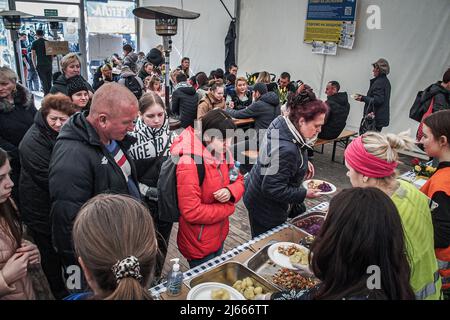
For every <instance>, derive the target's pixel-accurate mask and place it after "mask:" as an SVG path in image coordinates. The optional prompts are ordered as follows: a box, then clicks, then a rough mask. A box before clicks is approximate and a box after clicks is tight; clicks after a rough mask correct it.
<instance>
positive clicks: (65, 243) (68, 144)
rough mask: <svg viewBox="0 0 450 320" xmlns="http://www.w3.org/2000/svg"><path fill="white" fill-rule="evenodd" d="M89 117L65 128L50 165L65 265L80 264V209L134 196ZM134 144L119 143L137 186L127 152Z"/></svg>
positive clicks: (55, 232)
mask: <svg viewBox="0 0 450 320" xmlns="http://www.w3.org/2000/svg"><path fill="white" fill-rule="evenodd" d="M86 114H87V113H86V112H84V113H81V112H78V113H76V114H74V115H73V116H72V117H71V118H70V119H69V121H68V122H67V123H66V124H65V125H64V126H63V128H62V129H61V132H60V133H59V136H58V138H57V141H56V144H55V147H54V149H53V153H52V157H51V161H50V173H49V185H50V199H51V201H52V208H51V219H52V236H53V243H54V245H55V247H56V249H57V251H58V253H59V254H60V255H61V256H62V257H63V259H64V263H65V264H67V263H73V264H77V262H76V260H75V255H74V251H73V244H72V227H73V222H74V220H75V218H76V216H77V213H78V211H79V210H80V208H81V206H82V205H83V204H84V203H85V202H86V201H88V200H89V199H90V198H92V197H94V196H95V195H98V194H100V193H115V194H130V195H131V193H130V191H129V189H128V184H127V181H126V180H125V176H124V174H123V172H122V170H121V168H120V167H119V166H118V165H117V163H116V161H115V160H114V158H113V157H112V156H111V154H110V153H109V151H108V150H107V149H106V147H105V146H104V145H103V144H102V143H101V141H100V138H99V136H98V134H97V132H96V131H95V129H94V128H93V127H92V126H91V125H90V124H89V122H88V121H87V120H86ZM135 141H136V139H135V138H132V137H129V136H126V137H125V139H124V140H123V141H117V143H118V144H119V146H120V147H121V149H122V151H123V152H124V153H125V155H126V158H127V160H128V162H129V163H130V166H131V172H132V177H133V179H134V181H135V182H136V181H137V175H136V169H135V167H134V163H133V161H132V159H131V157H130V156H129V155H128V153H127V151H126V150H128V148H129V147H130V145H131V144H132V143H134V142H135Z"/></svg>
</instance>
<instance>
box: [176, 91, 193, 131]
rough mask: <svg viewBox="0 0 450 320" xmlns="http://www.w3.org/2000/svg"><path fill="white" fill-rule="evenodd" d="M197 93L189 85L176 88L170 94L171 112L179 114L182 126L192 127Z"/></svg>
mask: <svg viewBox="0 0 450 320" xmlns="http://www.w3.org/2000/svg"><path fill="white" fill-rule="evenodd" d="M198 97H199V96H198V94H197V92H195V89H194V88H193V87H191V86H183V87H179V88H177V89H176V90H175V91H174V92H173V95H172V112H173V113H175V114H179V115H180V122H181V127H182V128H187V127H189V126H191V127H194V120H195V119H197V106H198V100H199V99H198Z"/></svg>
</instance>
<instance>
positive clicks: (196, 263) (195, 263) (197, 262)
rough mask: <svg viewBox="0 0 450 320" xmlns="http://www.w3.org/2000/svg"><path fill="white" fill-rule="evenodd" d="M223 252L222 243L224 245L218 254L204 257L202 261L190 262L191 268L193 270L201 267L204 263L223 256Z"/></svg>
mask: <svg viewBox="0 0 450 320" xmlns="http://www.w3.org/2000/svg"><path fill="white" fill-rule="evenodd" d="M222 251H223V242H222V245H221V246H220V248H219V250H217V251H216V252H213V253H211V254H208V255H207V256H206V257H203V258H201V259H196V260H188V263H189V267H190V268H191V269H193V268H195V267H197V266H199V265H201V264H202V263H204V262H206V261H208V260H211V259H213V258H215V257H218V256H220V255H221V254H222Z"/></svg>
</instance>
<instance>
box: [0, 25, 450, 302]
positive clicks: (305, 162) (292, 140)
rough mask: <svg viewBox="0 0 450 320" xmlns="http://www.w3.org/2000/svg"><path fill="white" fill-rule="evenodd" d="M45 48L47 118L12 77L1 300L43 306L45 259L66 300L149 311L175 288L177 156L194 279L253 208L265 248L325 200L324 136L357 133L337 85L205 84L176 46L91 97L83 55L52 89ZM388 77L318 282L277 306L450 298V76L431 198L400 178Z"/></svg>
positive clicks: (99, 79)
mask: <svg viewBox="0 0 450 320" xmlns="http://www.w3.org/2000/svg"><path fill="white" fill-rule="evenodd" d="M37 35H38V38H39V33H38V32H37ZM40 39H41V38H39V39H38V40H37V41H40ZM43 41H45V40H43ZM43 41H40V42H43ZM40 42H38V43H37V44H34V45H33V47H34V51H36V52H35V53H34V54H33V57H34V56H35V55H37V64H36V67H37V70H38V72H40V73H39V74H40V78H41V82H42V87H43V88H44V92H45V93H46V95H45V97H44V99H43V101H42V106H41V108H40V109H39V110H36V108H35V106H34V100H33V96H32V95H31V94H30V92H29V91H28V90H27V89H26V88H25V87H24V86H22V85H21V84H19V83H17V76H16V75H15V73H14V72H13V71H12V70H10V69H9V68H7V67H0V299H33V298H35V293H34V291H33V287H32V285H31V281H30V275H29V273H28V266H29V265H35V264H41V266H42V269H43V272H44V274H45V276H46V279H47V281H48V284H49V286H50V288H51V291H52V293H53V295H54V297H55V298H56V299H64V298H66V299H71V300H74V299H151V297H150V295H149V293H148V290H147V289H148V288H149V286H150V285H151V284H154V283H157V282H158V280H159V279H160V278H161V277H162V270H163V266H164V261H165V257H166V255H167V247H168V243H169V238H170V235H171V231H172V226H173V221H168V220H166V219H164V212H163V209H162V208H161V206H160V203H161V202H162V201H164V197H165V196H168V195H165V194H162V193H160V192H159V181H160V180H161V179H170V178H171V177H168V176H167V177H166V176H164V177H162V178H161V172H162V171H161V170H162V169H161V168H162V167H164V166H165V164H166V163H167V162H168V161H173V162H174V163H176V167H175V169H174V171H173V179H174V181H175V182H176V202H177V203H176V204H175V205H176V206H177V208H178V210H179V217H178V220H177V222H178V234H177V236H176V237H177V239H176V240H177V245H178V249H179V251H180V253H181V254H182V255H183V256H184V257H185V258H186V259H187V260H188V263H189V266H190V267H191V268H193V267H196V266H198V265H200V264H202V263H204V262H206V261H208V260H209V259H211V258H214V257H216V256H219V255H221V254H222V251H223V247H224V242H225V239H226V238H227V236H228V232H229V217H230V216H231V215H232V214H233V213H234V212H235V209H236V203H237V202H239V201H240V200H241V199H242V200H243V202H244V204H245V206H246V208H247V210H248V217H249V224H250V229H251V234H252V237H256V236H258V235H261V234H262V233H264V232H266V231H268V230H270V229H272V228H273V227H276V226H278V225H280V224H282V223H284V222H285V221H286V220H287V219H288V218H290V217H291V218H292V217H296V216H298V215H300V214H302V213H304V212H305V210H306V206H305V199H313V198H317V197H319V196H320V195H319V190H316V189H305V188H304V187H303V186H302V182H303V181H305V180H307V179H310V178H312V177H313V176H314V174H315V168H314V165H313V164H312V162H311V161H310V160H311V152H312V151H313V144H314V142H315V140H316V139H317V138H318V137H319V138H323V139H335V138H336V137H338V136H339V134H340V133H341V132H342V130H343V129H344V128H345V126H346V122H347V117H348V114H349V112H350V105H349V102H348V95H347V93H346V92H340V89H341V88H340V84H339V82H338V81H335V80H332V81H330V82H328V84H327V86H326V91H325V93H326V95H327V100H326V101H322V100H320V99H318V98H317V96H316V94H315V93H314V90H313V89H312V88H311V87H310V86H308V85H307V84H304V83H302V82H301V81H291V76H290V75H289V73H287V72H283V73H282V74H281V75H280V78H279V79H278V81H274V79H273V77H272V76H271V74H270V73H269V72H266V71H262V72H259V74H258V77H257V79H256V82H255V83H254V84H252V85H249V82H248V79H246V78H244V77H239V76H237V73H238V66H237V65H235V64H232V65H230V66H229V68H228V70H227V71H226V72H224V71H223V70H222V69H217V70H213V71H212V72H211V73H210V76H209V77H208V76H207V74H206V73H205V72H199V73H197V74H193V73H192V71H191V70H190V59H189V58H187V57H184V58H183V59H182V60H181V64H180V66H179V67H178V68H176V69H175V70H173V71H169V70H164V68H163V64H162V62H163V57H162V51H161V48H154V49H152V50H151V51H150V52H149V53H148V54H147V55H145V54H136V53H134V52H133V51H134V50H133V48H132V47H131V46H130V45H125V46H124V47H123V49H124V57H123V59H119V58H118V57H115V59H113V60H112V61H111V63H105V64H104V65H102V66H100V67H99V68H98V70H97V72H96V73H95V76H94V81H93V83H92V85H91V84H89V83H88V81H86V80H85V79H84V78H83V77H82V76H81V75H80V64H81V62H80V59H79V58H78V56H77V55H76V54H73V53H70V54H68V55H66V56H65V57H64V58H63V59H62V60H61V72H60V73H57V74H54V75H52V76H51V78H50V79H48V77H47V75H44V73H46V72H47V71H48V70H46V69H45V68H44V67H43V65H42V56H41V57H40V53H39V50H40V49H39V47H40V44H39V43H40ZM39 61H41V64H39ZM113 69H120V70H121V71H120V75H116V76H114V74H113V72H112V71H113ZM39 70H40V71H39ZM389 71H390V66H389V63H388V62H387V61H386V60H385V59H379V60H378V61H377V62H375V63H374V64H373V75H374V78H373V79H372V80H371V81H370V88H369V90H368V92H367V94H366V95H365V96H363V95H359V96H357V97H355V99H356V100H358V101H361V102H364V110H363V114H364V117H366V116H367V115H369V114H371V113H373V115H374V119H375V126H374V127H373V128H372V130H371V131H367V132H363V133H362V134H361V135H360V136H359V137H358V138H355V139H354V140H353V141H352V142H351V144H350V145H349V146H348V147H347V149H346V151H345V159H346V166H347V169H348V174H347V175H348V177H349V180H350V183H351V185H352V186H353V188H351V189H347V190H344V191H342V192H341V193H339V194H338V195H336V196H335V197H334V198H333V199H332V201H331V203H330V207H329V212H328V215H327V218H326V220H325V223H324V225H323V227H322V228H321V230H320V234H319V236H318V237H317V238H316V240H315V241H314V243H313V245H312V247H311V256H310V258H311V259H310V265H311V268H312V270H313V272H314V274H315V276H316V277H317V278H318V279H319V280H320V281H321V282H320V284H319V285H317V286H316V287H314V288H312V289H310V290H306V291H291V292H281V293H277V294H274V295H268V296H264V297H262V298H271V299H276V300H277V299H364V300H365V299H420V300H422V299H423V300H424V299H440V298H441V297H442V292H444V293H448V289H449V286H450V284H449V276H450V267H449V264H450V209H449V208H450V189H449V184H448V181H449V179H450V171H449V167H450V142H449V141H450V131H449V130H450V127H449V123H450V110H449V109H450V103H449V93H450V90H449V89H450V88H449V86H450V79H449V78H450V70H447V71H446V73H445V74H444V78H443V81H441V82H439V83H438V84H436V86H438V88H437V89H436V88H434V87H433V88H430V90H428V91H427V94H431V93H430V92H431V91H433V93H434V101H437V102H439V106H436V109H435V110H434V109H433V110H432V111H433V112H432V114H431V115H429V116H428V115H427V117H424V118H423V124H422V125H421V127H422V131H423V133H422V136H421V138H420V141H418V142H420V143H421V144H422V145H423V148H424V150H425V152H426V153H427V154H428V155H429V156H430V157H431V158H434V159H437V161H438V163H439V166H438V168H437V171H436V173H435V174H434V175H433V176H432V178H430V179H429V180H428V182H427V183H426V184H425V185H424V186H423V187H422V188H421V189H420V190H418V189H416V187H414V186H413V185H412V184H409V183H407V182H405V181H402V180H399V179H397V171H396V168H397V166H398V163H399V152H400V151H401V150H404V149H408V148H410V147H412V145H413V144H414V143H415V142H416V141H414V140H413V139H411V138H410V137H409V133H407V132H403V133H400V134H398V135H395V134H390V133H387V134H384V133H381V131H382V129H383V128H384V127H386V126H388V125H389V120H390V119H389V100H390V94H391V85H390V82H389V80H388V78H387V75H388V74H389ZM165 72H170V83H168V84H166V83H164V79H163V77H162V75H163V74H164V73H165ZM41 74H42V76H41ZM52 80H53V84H51V83H52ZM165 90H169V93H170V105H166V103H165V102H164V99H163V97H165V95H166V93H167V92H166V91H165ZM280 92H286V93H287V94H286V96H284V95H280ZM424 101H426V100H424ZM425 103H426V102H424V104H425ZM169 116H176V117H178V118H179V120H180V125H181V128H180V129H179V130H177V131H172V130H171V129H170V125H169ZM241 118H253V119H254V120H255V122H254V129H256V132H257V134H254V135H251V134H250V135H248V137H247V138H246V140H239V139H236V136H235V131H236V129H237V127H236V124H235V119H241ZM249 140H256V145H257V148H258V151H259V157H258V159H257V160H256V163H255V164H254V165H253V166H252V167H251V169H250V170H249V172H248V174H247V175H246V178H245V179H244V176H243V175H242V174H238V175H237V177H231V175H230V171H232V169H233V168H234V166H235V160H234V159H235V158H236V151H235V149H239V148H237V147H236V146H237V145H239V144H242V143H243V144H245V145H247V144H248V143H249ZM244 148H247V147H246V146H244ZM27 237H29V238H30V239H32V240H33V242H34V244H33V243H31V242H30V241H28V240H25V239H26V238H27ZM348 252H350V253H349V254H346V253H348ZM370 265H376V266H379V267H380V268H381V269H382V272H381V275H382V276H381V287H380V288H377V289H376V290H371V289H369V288H367V286H366V281H367V277H368V275H367V273H366V269H367V267H368V266H370ZM73 266H79V267H80V268H81V269H82V271H83V276H82V278H81V279H80V281H79V282H80V286H79V287H77V288H72V287H71V288H69V287H67V285H66V280H67V278H68V276H69V275H70V272H69V271H68V270H69V268H71V267H73ZM260 298H261V297H260Z"/></svg>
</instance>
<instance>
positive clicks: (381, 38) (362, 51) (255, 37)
mask: <svg viewBox="0 0 450 320" xmlns="http://www.w3.org/2000/svg"><path fill="white" fill-rule="evenodd" d="M307 3H308V1H307V0H283V1H277V2H274V1H271V0H245V1H241V7H240V12H241V14H240V21H239V23H240V26H239V30H240V32H239V49H238V50H239V51H238V52H239V56H238V64H239V68H240V71H242V72H244V71H248V72H256V71H261V70H267V71H270V72H273V73H275V74H277V75H279V74H280V73H281V72H283V71H288V72H290V73H291V75H292V77H293V78H294V79H301V80H303V81H304V82H307V83H309V84H310V85H311V86H312V87H313V88H314V89H315V91H316V92H318V91H319V90H320V96H321V98H322V99H324V98H325V94H324V93H323V91H324V88H325V86H326V83H327V82H328V81H329V80H337V81H339V82H340V83H341V87H342V90H343V91H347V92H348V93H349V94H351V93H362V94H365V93H366V92H367V89H368V87H369V79H370V78H371V77H372V74H371V72H372V66H371V63H373V62H374V61H376V60H377V59H378V58H381V57H384V58H386V59H387V60H388V61H389V63H390V64H391V74H390V75H389V79H390V81H391V85H392V96H391V124H390V126H389V128H388V130H386V131H390V132H399V131H401V130H406V129H408V128H411V129H412V130H413V133H415V130H416V129H417V123H416V122H414V121H412V120H410V119H409V118H408V112H409V107H410V106H411V104H412V102H413V100H414V97H415V95H416V93H417V91H418V90H422V89H423V88H424V87H426V86H427V85H429V84H431V83H433V82H435V81H437V80H440V79H442V75H443V73H444V71H445V70H446V69H447V68H448V67H450V32H449V26H450V1H449V0H429V1H422V0H396V1H392V0H358V15H357V17H358V19H357V29H356V40H355V45H354V47H353V49H352V50H346V49H342V48H338V54H337V55H336V56H327V57H325V56H322V55H316V54H313V53H312V52H311V45H307V44H304V43H303V32H304V24H305V18H306V9H307ZM369 5H378V6H379V7H380V9H381V29H380V30H369V29H368V27H367V24H366V21H367V19H368V18H369V16H370V14H368V13H366V10H367V8H368V6H369ZM362 106H363V105H362V104H361V103H359V102H356V101H352V102H351V113H350V116H349V121H348V123H347V126H348V128H357V127H358V126H359V121H360V119H361V116H362Z"/></svg>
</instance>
